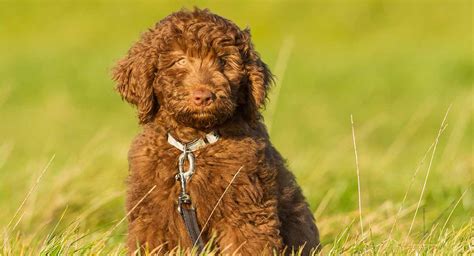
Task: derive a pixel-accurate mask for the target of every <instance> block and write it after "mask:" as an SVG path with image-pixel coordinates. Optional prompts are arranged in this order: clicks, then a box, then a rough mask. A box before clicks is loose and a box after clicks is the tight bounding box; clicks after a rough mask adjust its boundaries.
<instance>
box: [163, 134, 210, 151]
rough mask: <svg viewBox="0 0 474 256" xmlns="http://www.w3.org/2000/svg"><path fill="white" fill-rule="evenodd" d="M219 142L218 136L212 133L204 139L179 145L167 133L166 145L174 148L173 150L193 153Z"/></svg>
mask: <svg viewBox="0 0 474 256" xmlns="http://www.w3.org/2000/svg"><path fill="white" fill-rule="evenodd" d="M218 140H219V135H217V133H216V132H214V131H212V132H210V133H208V134H206V136H205V137H204V138H199V139H196V140H194V141H192V142H190V143H186V144H185V143H181V142H179V141H178V140H177V139H175V138H174V137H173V136H172V135H171V133H168V143H169V144H171V145H172V146H174V147H175V148H177V149H179V150H181V151H182V152H185V151H186V152H194V151H196V150H198V149H201V148H204V147H205V146H207V145H209V144H214V143H216V142H217V141H218Z"/></svg>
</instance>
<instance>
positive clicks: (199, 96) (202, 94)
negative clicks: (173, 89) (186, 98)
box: [193, 88, 214, 106]
mask: <svg viewBox="0 0 474 256" xmlns="http://www.w3.org/2000/svg"><path fill="white" fill-rule="evenodd" d="M212 101H214V94H213V93H212V92H211V91H210V90H208V89H205V88H199V89H196V90H194V91H193V102H194V104H196V105H197V106H207V105H209V104H211V102H212Z"/></svg>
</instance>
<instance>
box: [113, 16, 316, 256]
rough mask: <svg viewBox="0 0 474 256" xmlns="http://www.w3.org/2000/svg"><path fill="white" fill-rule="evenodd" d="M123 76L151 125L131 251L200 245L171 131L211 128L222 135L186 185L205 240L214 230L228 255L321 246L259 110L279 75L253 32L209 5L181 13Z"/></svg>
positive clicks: (135, 160) (141, 146) (138, 151)
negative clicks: (191, 230) (185, 209)
mask: <svg viewBox="0 0 474 256" xmlns="http://www.w3.org/2000/svg"><path fill="white" fill-rule="evenodd" d="M114 80H115V81H116V82H117V84H118V85H117V90H118V91H119V92H120V94H121V95H122V97H123V98H124V99H125V100H126V101H128V102H129V103H131V104H133V105H135V106H136V107H137V110H138V118H139V120H140V124H141V125H142V127H143V131H142V132H141V133H140V134H139V135H138V136H137V137H136V138H135V140H134V142H133V143H132V146H131V149H130V151H129V165H130V174H129V181H128V197H127V203H126V205H127V210H129V211H131V210H132V208H133V207H135V206H136V208H135V209H133V211H131V214H130V216H129V234H128V247H129V250H130V252H131V253H133V252H134V251H136V250H137V249H138V250H145V249H148V250H152V249H153V248H157V247H159V246H161V247H160V248H161V251H162V252H163V251H168V250H171V249H173V248H174V247H176V246H181V247H184V248H189V247H190V246H192V242H191V240H190V236H189V235H188V232H187V229H186V227H185V225H184V223H183V219H182V218H181V215H180V213H179V212H178V211H177V197H178V195H179V194H180V192H181V187H180V182H179V181H177V180H176V179H175V175H176V174H177V172H178V171H177V170H178V157H179V155H180V154H181V153H182V152H181V151H180V150H178V149H177V148H176V147H174V146H172V145H170V144H169V143H168V141H167V139H168V137H167V136H168V133H169V134H171V135H172V136H173V137H174V138H176V140H177V141H180V142H190V141H193V140H195V139H198V138H203V137H205V136H206V134H208V133H209V132H216V133H217V134H218V135H219V137H220V138H219V139H218V141H217V142H215V143H213V144H209V145H207V146H205V147H203V148H201V149H199V150H196V151H195V152H194V156H195V170H194V175H193V176H192V179H191V180H189V182H188V184H187V189H188V193H189V195H190V196H191V197H192V204H193V206H194V208H195V209H196V216H197V222H198V225H199V227H201V228H203V230H202V235H201V237H202V238H203V240H204V242H207V241H208V240H209V239H210V238H211V237H212V236H213V235H215V236H216V240H215V245H216V247H217V250H219V251H220V252H221V253H232V252H234V251H237V252H238V253H240V254H242V255H261V254H268V253H271V251H280V252H281V251H283V250H284V249H285V248H288V249H287V252H288V251H290V250H292V249H294V248H297V247H300V246H303V245H304V246H305V247H304V248H305V249H304V253H305V254H308V253H309V252H310V250H314V249H316V248H317V247H318V246H319V234H318V230H317V228H316V225H315V224H314V218H313V215H312V213H311V211H310V210H309V208H308V205H307V203H306V202H305V198H304V196H303V195H302V193H301V190H300V188H299V187H298V185H297V183H296V182H295V178H294V176H293V175H292V174H291V173H290V172H289V171H288V169H287V168H286V166H285V162H284V160H283V158H282V157H281V155H280V154H279V153H278V152H277V151H276V149H275V148H274V147H273V146H272V144H271V143H270V141H269V136H268V133H267V131H266V128H265V126H264V124H263V122H262V117H261V115H260V113H259V108H261V107H262V106H263V105H264V103H265V99H266V95H267V91H268V89H269V85H270V83H271V82H272V74H271V73H270V71H269V69H268V67H267V65H266V64H265V63H264V62H263V61H262V60H261V59H260V57H259V55H258V53H257V52H256V51H255V50H254V47H253V45H252V43H251V40H250V32H249V30H248V29H245V30H241V29H239V27H238V26H237V25H235V24H234V23H233V22H231V21H229V20H227V19H225V18H222V17H220V16H217V15H215V14H212V13H211V12H209V11H208V10H200V9H195V10H194V11H186V10H182V11H179V12H176V13H173V14H171V15H169V16H168V17H166V18H165V19H163V20H162V21H160V22H159V23H157V24H156V25H155V27H154V28H152V29H150V30H148V31H147V32H145V33H144V34H143V35H142V37H141V39H140V40H139V41H138V42H137V43H135V44H134V45H133V46H132V48H131V49H130V50H129V52H128V55H127V56H126V57H125V58H124V59H122V60H120V61H119V62H118V64H117V66H116V67H115V69H114ZM187 165H189V164H187ZM188 167H189V166H187V168H188ZM239 170H240V171H239ZM237 171H239V173H238V174H237V175H236V173H237ZM233 178H235V179H234V180H233V181H232V179H233ZM231 181H232V182H231ZM230 183H232V184H230ZM229 184H230V186H229ZM154 186H156V189H152V188H153V187H154ZM228 186H229V189H228V190H227V191H226V193H225V194H224V196H223V197H222V200H221V201H220V202H219V203H218V201H219V198H220V197H221V195H223V193H224V190H225V189H226V188H227V187H228ZM149 191H151V192H150V193H149V194H148V195H147V193H148V192H149ZM217 203H218V204H217ZM216 205H217V206H216ZM215 206H216V208H215V211H214V212H213V213H212V215H211V212H212V211H213V209H214V207H215ZM208 218H209V221H208V223H207V225H205V224H206V221H207V220H208ZM204 225H205V226H204Z"/></svg>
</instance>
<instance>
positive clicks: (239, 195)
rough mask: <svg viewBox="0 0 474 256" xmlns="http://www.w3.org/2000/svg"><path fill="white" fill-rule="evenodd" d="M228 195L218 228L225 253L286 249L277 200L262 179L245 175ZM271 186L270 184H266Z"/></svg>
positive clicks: (244, 253) (258, 252) (255, 252)
mask: <svg viewBox="0 0 474 256" xmlns="http://www.w3.org/2000/svg"><path fill="white" fill-rule="evenodd" d="M234 185H235V186H233V189H232V192H231V193H230V194H228V195H225V198H226V200H223V202H222V203H223V205H221V207H223V208H225V209H224V210H223V211H222V213H223V216H222V219H220V220H219V221H218V222H217V223H216V225H215V229H216V231H217V232H218V240H217V242H218V245H219V249H220V250H221V252H222V253H224V254H232V253H236V254H237V255H272V253H273V251H280V250H281V249H282V238H281V236H280V231H279V228H280V221H279V219H278V212H277V200H276V196H275V195H274V193H273V191H269V190H268V187H266V189H264V186H262V181H261V180H258V181H255V179H251V178H247V177H244V178H243V179H240V180H239V182H236V183H235V184H234ZM265 185H266V186H268V185H269V184H268V183H267V184H265Z"/></svg>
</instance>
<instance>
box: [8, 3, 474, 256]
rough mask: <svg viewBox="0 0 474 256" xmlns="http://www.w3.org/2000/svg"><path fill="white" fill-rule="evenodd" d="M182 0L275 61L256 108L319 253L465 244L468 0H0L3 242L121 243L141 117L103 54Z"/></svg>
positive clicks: (101, 250) (47, 248)
mask: <svg viewBox="0 0 474 256" xmlns="http://www.w3.org/2000/svg"><path fill="white" fill-rule="evenodd" d="M193 5H198V6H201V7H209V8H211V10H213V11H215V12H217V13H219V14H221V15H223V16H225V17H228V18H230V19H232V20H234V21H235V22H236V23H237V24H238V25H239V26H241V27H245V26H247V25H249V26H250V27H251V29H252V34H253V40H254V43H255V45H256V48H257V49H258V50H259V51H260V53H261V55H262V57H263V59H264V60H265V61H266V62H267V63H268V64H269V66H270V67H271V68H272V70H273V71H274V72H275V74H276V75H277V77H278V79H277V85H276V87H274V88H273V90H272V92H271V95H270V102H269V104H268V106H267V109H266V110H265V112H264V115H265V117H266V119H265V121H266V123H267V125H268V126H269V128H270V131H271V137H272V141H273V143H274V144H275V146H276V147H277V148H278V149H279V150H280V152H281V153H282V154H283V155H284V156H285V157H286V158H287V159H288V163H289V165H290V168H291V169H292V170H293V172H294V173H295V175H296V177H297V179H298V182H299V184H300V185H301V186H302V188H303V191H304V194H305V195H306V197H307V199H308V201H309V204H310V207H311V209H312V210H313V212H314V215H315V217H316V218H317V223H318V226H319V228H320V230H321V237H322V242H323V244H324V248H323V253H324V254H334V255H336V254H341V253H343V254H397V255H398V254H411V255H413V254H426V255H428V254H430V255H431V254H437V255H445V254H451V255H453V254H456V255H457V254H466V255H468V254H472V251H473V248H474V247H473V236H472V233H473V228H474V225H473V220H474V219H473V216H472V212H473V210H474V200H473V193H472V189H471V188H472V184H473V148H472V147H473V146H472V145H473V133H472V131H473V115H472V110H473V104H472V102H473V96H474V92H473V90H472V85H473V81H474V76H473V70H474V62H473V51H472V45H473V42H472V3H470V2H469V1H449V2H446V3H442V2H438V1H412V2H407V1H395V0H394V1H370V0H361V1H357V2H354V1H342V0H338V1H319V2H310V1H297V2H286V1H274V2H271V1H268V2H254V1H227V2H225V3H220V2H211V1H200V2H199V3H197V4H196V3H191V2H185V1H184V2H180V1H173V2H172V1H169V2H161V3H155V2H152V1H135V2H131V1H122V2H109V1H83V2H79V1H77V2H66V1H65V2H59V1H58V2H54V3H52V2H40V1H10V2H1V3H0V17H1V18H0V19H1V21H2V22H1V23H2V26H1V28H0V38H2V40H0V56H1V61H0V77H1V78H2V79H0V209H2V210H1V211H0V227H2V228H1V229H0V244H1V245H0V254H2V255H38V254H53V255H58V254H61V255H63V254H106V255H108V254H112V255H114V254H118V255H123V254H125V247H124V238H125V234H126V222H125V221H124V217H125V216H126V215H127V212H125V210H124V206H123V205H124V190H125V184H124V180H125V178H126V175H127V163H126V154H127V150H128V146H129V144H130V141H131V139H132V138H133V136H134V135H135V134H136V133H137V131H138V130H139V127H138V125H137V122H136V120H135V118H134V117H135V113H134V110H133V109H132V108H131V107H130V106H128V105H127V104H125V103H124V102H122V101H121V100H120V97H119V96H118V95H117V94H116V93H115V92H114V91H113V86H114V85H113V84H112V82H111V80H110V68H111V67H112V65H113V63H114V62H115V61H116V60H118V59H119V58H120V57H121V56H122V55H123V54H125V52H126V50H127V49H128V47H129V46H130V45H131V44H132V42H134V40H136V39H137V38H138V35H139V34H140V32H141V31H144V30H145V29H146V28H147V27H149V26H151V25H152V24H153V23H154V22H156V21H157V20H158V19H160V18H162V17H163V16H165V15H166V14H168V13H170V12H172V11H174V10H177V9H179V8H180V7H181V6H188V7H191V6H193ZM448 108H449V114H446V115H445V113H446V112H447V110H448ZM351 115H353V123H352V122H351ZM443 119H444V120H443ZM353 131H354V133H353ZM355 142H357V144H355ZM354 146H356V147H357V150H356V151H355V150H354ZM354 154H355V155H354ZM354 156H356V157H357V164H356V161H355V159H354ZM362 209H363V211H362ZM362 230H363V231H362Z"/></svg>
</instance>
